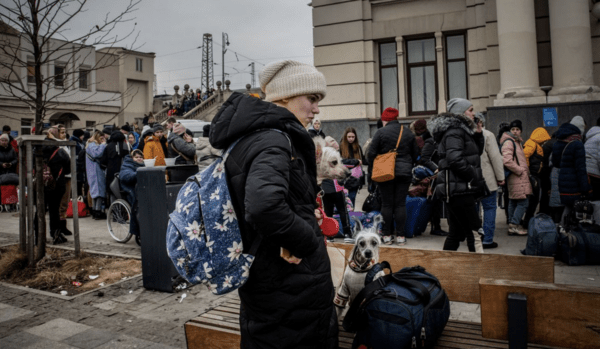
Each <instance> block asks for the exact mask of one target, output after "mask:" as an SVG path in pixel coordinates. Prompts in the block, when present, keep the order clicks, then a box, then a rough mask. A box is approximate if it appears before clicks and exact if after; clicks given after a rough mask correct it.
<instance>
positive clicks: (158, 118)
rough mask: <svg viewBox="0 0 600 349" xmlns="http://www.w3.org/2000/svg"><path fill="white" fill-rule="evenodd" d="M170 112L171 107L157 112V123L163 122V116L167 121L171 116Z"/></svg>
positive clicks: (155, 117)
mask: <svg viewBox="0 0 600 349" xmlns="http://www.w3.org/2000/svg"><path fill="white" fill-rule="evenodd" d="M168 111H169V106H166V107H164V108H163V109H161V110H159V111H157V112H156V114H155V115H154V119H155V120H156V121H157V122H161V121H162V120H160V119H162V118H163V116H164V119H166V118H167V117H168V116H169V115H168V113H167V112H168Z"/></svg>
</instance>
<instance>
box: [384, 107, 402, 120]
mask: <svg viewBox="0 0 600 349" xmlns="http://www.w3.org/2000/svg"><path fill="white" fill-rule="evenodd" d="M396 119H398V109H394V108H385V110H384V111H383V113H381V120H382V121H394V120H396Z"/></svg>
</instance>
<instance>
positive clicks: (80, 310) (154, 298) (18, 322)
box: [0, 190, 600, 349]
mask: <svg viewBox="0 0 600 349" xmlns="http://www.w3.org/2000/svg"><path fill="white" fill-rule="evenodd" d="M366 194H367V193H366V190H363V191H362V192H361V193H359V195H358V197H357V202H358V203H359V207H360V205H361V203H362V201H363V200H364V198H365V196H366ZM0 222H1V224H0V245H6V244H9V243H16V242H17V241H18V224H19V220H18V218H17V217H13V214H12V213H0ZM70 224H71V222H70V221H69V225H70ZM80 225H81V226H80V232H81V242H82V248H84V249H86V250H91V251H101V252H110V253H117V254H126V255H131V256H137V257H139V256H140V248H139V247H138V246H137V244H136V243H135V241H134V240H133V239H132V240H131V241H129V242H128V243H126V244H120V243H117V242H115V241H113V240H112V238H111V237H110V235H109V234H108V230H107V228H106V222H105V221H95V220H93V219H92V218H84V219H82V220H81V221H80ZM443 227H444V228H446V229H447V226H443ZM496 232H497V233H496V238H495V241H496V242H498V244H499V248H497V249H493V250H486V253H496V254H512V255H516V254H520V252H519V250H520V249H522V248H524V247H525V242H526V237H514V236H508V235H507V233H506V232H507V225H506V223H505V216H504V213H503V212H501V210H499V211H498V218H497V229H496ZM340 243H341V242H340ZM443 243H444V238H443V237H439V236H433V235H430V234H429V228H428V229H427V231H426V233H425V234H424V235H422V236H419V237H416V238H413V239H408V243H407V245H406V246H405V248H421V249H438V250H439V249H441V248H442V246H443ZM69 244H71V246H72V239H71V238H69ZM69 244H65V245H67V246H68V245H69ZM63 246H64V245H63ZM459 251H467V249H466V245H465V244H463V246H461V248H460V249H459ZM555 281H556V283H569V284H576V285H588V286H596V287H600V266H580V267H569V266H566V265H564V264H563V263H562V262H560V261H556V262H555ZM183 294H185V295H186V297H185V298H183V299H182V295H183ZM224 300H225V299H223V297H218V296H214V295H212V294H210V293H209V292H208V290H207V289H206V288H204V287H202V286H196V287H192V288H190V289H186V290H183V291H179V292H178V293H163V292H155V291H149V290H146V289H144V288H143V286H142V278H141V277H136V278H132V279H129V280H126V281H124V282H122V283H119V284H116V285H113V286H109V287H106V288H104V289H102V290H101V292H92V293H90V294H87V295H83V296H79V297H76V298H74V299H73V300H63V299H60V298H57V297H54V296H50V295H47V294H45V293H42V292H39V291H38V292H36V291H33V290H28V289H24V288H20V289H17V288H13V287H8V286H5V285H0V348H51V349H52V348H82V349H87V348H90V349H91V348H103V349H104V348H185V346H186V342H185V333H184V329H183V325H184V324H185V322H186V321H188V320H189V319H191V318H193V317H196V316H198V315H199V314H201V313H202V312H204V311H206V310H208V309H210V308H212V307H215V306H216V305H218V304H220V303H221V302H223V301H224ZM451 307H452V315H451V316H452V318H453V319H460V320H465V321H475V322H479V321H480V309H479V305H471V304H464V303H452V305H451Z"/></svg>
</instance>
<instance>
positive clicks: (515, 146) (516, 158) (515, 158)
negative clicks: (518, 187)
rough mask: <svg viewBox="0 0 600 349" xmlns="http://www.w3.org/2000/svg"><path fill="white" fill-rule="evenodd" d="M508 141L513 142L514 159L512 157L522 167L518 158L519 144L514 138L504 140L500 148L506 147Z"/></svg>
mask: <svg viewBox="0 0 600 349" xmlns="http://www.w3.org/2000/svg"><path fill="white" fill-rule="evenodd" d="M508 141H511V142H512V144H513V157H512V159H513V161H515V160H516V161H517V165H519V166H521V164H519V158H518V157H517V143H516V142H515V141H514V140H513V139H512V138H509V139H506V140H504V142H502V145H501V146H500V148H502V147H503V146H504V143H506V142H508Z"/></svg>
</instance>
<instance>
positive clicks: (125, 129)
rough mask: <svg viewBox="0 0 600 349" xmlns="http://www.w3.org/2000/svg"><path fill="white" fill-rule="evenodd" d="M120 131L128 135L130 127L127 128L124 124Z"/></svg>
mask: <svg viewBox="0 0 600 349" xmlns="http://www.w3.org/2000/svg"><path fill="white" fill-rule="evenodd" d="M121 130H123V131H125V132H127V133H129V132H131V127H129V125H127V124H125V125H123V126H121Z"/></svg>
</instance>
